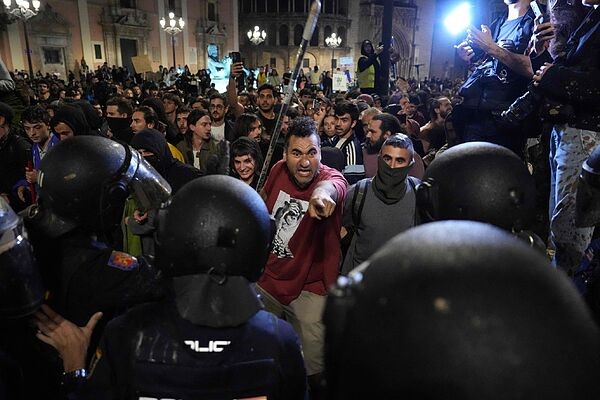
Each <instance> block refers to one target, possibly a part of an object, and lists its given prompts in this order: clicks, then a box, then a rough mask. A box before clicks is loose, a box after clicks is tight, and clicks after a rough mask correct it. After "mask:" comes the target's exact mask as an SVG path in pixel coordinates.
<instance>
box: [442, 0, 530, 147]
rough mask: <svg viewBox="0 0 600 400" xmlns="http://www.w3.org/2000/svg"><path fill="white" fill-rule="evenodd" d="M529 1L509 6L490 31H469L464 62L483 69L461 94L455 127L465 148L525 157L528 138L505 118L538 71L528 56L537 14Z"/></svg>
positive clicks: (462, 49)
mask: <svg viewBox="0 0 600 400" xmlns="http://www.w3.org/2000/svg"><path fill="white" fill-rule="evenodd" d="M529 2H530V1H529V0H504V4H506V6H507V8H508V16H507V17H506V18H501V19H499V20H496V21H494V23H493V24H492V25H491V26H490V27H488V26H485V25H482V26H481V31H480V30H478V29H474V28H472V29H469V31H468V36H467V39H466V40H465V41H463V42H462V43H460V44H459V45H457V46H456V48H457V52H458V55H459V57H460V58H462V59H463V60H464V61H465V62H467V63H475V62H477V63H478V66H477V68H476V69H475V71H474V72H473V73H472V74H471V75H470V76H469V78H468V79H467V80H466V82H465V83H464V84H463V86H462V87H461V88H460V91H459V94H460V95H461V96H462V97H463V98H464V101H463V103H462V104H461V105H460V107H456V108H455V112H454V113H453V115H454V120H453V122H454V127H455V129H456V131H457V135H458V136H459V138H458V139H459V140H460V141H461V142H472V141H484V142H489V143H495V144H499V145H501V146H504V147H507V148H509V149H510V150H512V151H514V152H515V153H517V154H518V155H519V156H523V151H524V147H525V140H526V137H525V135H524V133H523V132H522V130H521V128H520V127H512V126H506V124H502V123H501V122H500V120H499V118H498V116H499V115H500V113H501V112H502V111H504V110H506V109H507V108H508V106H510V104H511V103H512V102H513V101H514V100H515V99H516V98H517V97H518V96H520V95H522V94H523V93H524V92H525V91H526V90H527V83H528V82H529V81H530V80H531V76H532V75H533V69H532V66H531V60H530V59H529V57H528V56H526V55H524V53H525V50H526V49H527V47H528V44H529V39H530V38H531V35H532V32H533V25H534V18H535V16H534V14H533V12H532V11H531V9H530V6H529Z"/></svg>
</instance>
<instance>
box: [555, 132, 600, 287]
mask: <svg viewBox="0 0 600 400" xmlns="http://www.w3.org/2000/svg"><path fill="white" fill-rule="evenodd" d="M598 144H600V133H598V132H592V131H586V130H582V129H576V128H571V127H570V126H568V125H556V126H555V127H554V129H553V130H552V135H551V138H550V169H551V176H550V208H549V210H550V240H551V242H552V245H553V246H554V249H555V251H556V253H555V255H554V259H553V260H552V264H553V265H554V266H555V267H558V268H560V269H562V270H563V271H565V272H567V273H568V274H569V275H571V274H572V273H573V272H574V271H575V270H576V269H577V267H578V266H579V264H580V262H581V257H582V256H583V252H584V250H585V248H586V247H587V246H588V244H589V243H590V241H591V239H592V234H593V232H594V229H593V228H576V227H575V194H576V190H577V178H578V177H579V173H580V172H581V164H583V162H584V161H585V160H586V159H587V158H588V156H589V155H590V154H591V152H592V150H594V148H595V147H596V145H598Z"/></svg>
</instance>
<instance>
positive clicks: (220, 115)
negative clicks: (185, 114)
mask: <svg viewBox="0 0 600 400" xmlns="http://www.w3.org/2000/svg"><path fill="white" fill-rule="evenodd" d="M208 110H209V111H210V118H211V120H212V124H211V133H212V137H213V138H214V139H215V140H216V141H218V142H220V141H221V140H224V139H225V140H227V141H228V142H229V143H232V142H233V141H234V140H235V138H234V134H233V127H232V126H231V124H230V123H229V122H228V121H227V120H226V119H225V115H227V111H229V105H228V104H227V98H226V97H225V96H223V95H222V94H220V93H215V94H213V95H211V96H210V100H209V105H208Z"/></svg>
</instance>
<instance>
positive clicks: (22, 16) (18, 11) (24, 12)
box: [3, 0, 40, 79]
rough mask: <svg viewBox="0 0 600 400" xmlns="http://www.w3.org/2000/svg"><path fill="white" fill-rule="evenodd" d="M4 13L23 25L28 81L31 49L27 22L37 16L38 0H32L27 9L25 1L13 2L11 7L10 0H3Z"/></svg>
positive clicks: (30, 73) (30, 72)
mask: <svg viewBox="0 0 600 400" xmlns="http://www.w3.org/2000/svg"><path fill="white" fill-rule="evenodd" d="M3 3H4V6H5V7H6V12H7V13H9V14H10V15H12V16H13V17H14V18H16V19H18V20H20V21H21V22H22V23H23V34H24V35H25V50H26V51H27V64H28V65H29V79H33V66H32V65H31V49H30V48H29V34H28V33H27V20H28V19H29V18H31V17H33V16H35V15H37V13H38V11H39V10H40V2H39V0H33V1H32V2H31V5H32V6H33V8H30V7H29V2H28V1H25V0H15V5H14V6H13V4H12V1H11V0H3Z"/></svg>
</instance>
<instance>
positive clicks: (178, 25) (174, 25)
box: [160, 12, 185, 69]
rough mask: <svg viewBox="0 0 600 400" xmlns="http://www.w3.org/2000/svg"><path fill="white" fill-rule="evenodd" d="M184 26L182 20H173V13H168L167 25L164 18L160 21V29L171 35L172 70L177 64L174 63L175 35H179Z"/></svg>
mask: <svg viewBox="0 0 600 400" xmlns="http://www.w3.org/2000/svg"><path fill="white" fill-rule="evenodd" d="M184 26H185V21H184V20H183V18H179V20H178V21H177V20H175V13H174V12H170V13H169V24H168V25H167V21H166V20H165V17H162V18H161V19H160V27H161V28H162V29H163V30H164V31H165V32H167V33H168V34H169V35H171V47H172V48H173V68H175V69H177V64H176V62H175V35H177V34H179V33H181V32H182V31H183V27H184Z"/></svg>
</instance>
